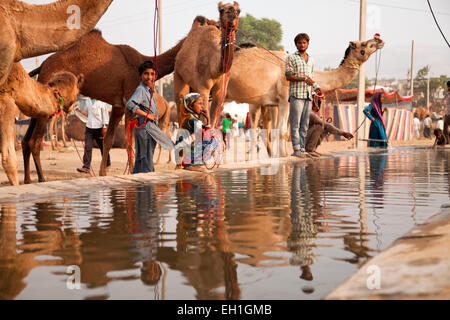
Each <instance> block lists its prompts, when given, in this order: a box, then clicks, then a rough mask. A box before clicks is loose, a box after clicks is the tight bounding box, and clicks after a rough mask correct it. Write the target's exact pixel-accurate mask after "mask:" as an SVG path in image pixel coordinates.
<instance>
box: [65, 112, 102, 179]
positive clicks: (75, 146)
mask: <svg viewBox="0 0 450 320" xmlns="http://www.w3.org/2000/svg"><path fill="white" fill-rule="evenodd" d="M66 122H67V127H68V128H69V134H70V140H71V141H72V144H73V146H74V148H75V151H76V152H77V155H78V158H79V159H80V161H81V164H83V165H84V162H83V158H81V155H80V152H79V151H78V147H77V145H76V144H75V139H73V136H72V126H71V125H70V121H69V117H67V121H66ZM82 144H83V149H84V148H85V146H84V141H82ZM89 174H90V175H91V177H95V172H94V169H93V167H92V159H91V165H90V167H89Z"/></svg>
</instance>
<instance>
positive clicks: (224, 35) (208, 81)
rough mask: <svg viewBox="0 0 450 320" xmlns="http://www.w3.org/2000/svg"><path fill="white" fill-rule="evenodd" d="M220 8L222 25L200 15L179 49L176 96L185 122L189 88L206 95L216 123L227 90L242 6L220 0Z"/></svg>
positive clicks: (205, 98) (209, 109)
mask: <svg viewBox="0 0 450 320" xmlns="http://www.w3.org/2000/svg"><path fill="white" fill-rule="evenodd" d="M218 7H219V12H220V23H219V26H218V25H217V24H216V23H215V22H214V21H210V20H208V19H206V18H204V17H200V16H198V17H197V18H195V20H194V23H193V24H192V28H191V30H190V31H189V34H188V35H187V37H186V41H185V42H184V44H183V46H182V48H181V49H180V52H178V55H177V58H176V61H175V72H174V96H175V101H176V103H177V106H178V113H179V117H180V122H179V123H182V122H181V120H182V119H184V117H185V116H186V115H185V113H184V110H183V108H182V107H181V103H180V102H181V99H182V98H183V97H184V96H185V95H186V94H188V93H189V88H191V89H192V90H193V91H195V92H198V93H199V94H200V95H201V96H202V98H203V103H204V104H205V108H206V110H207V111H208V113H209V115H210V121H211V123H214V122H215V117H216V114H217V111H218V110H217V108H218V107H219V104H220V102H221V101H220V100H221V95H223V91H222V90H225V91H226V83H227V77H226V74H227V73H228V70H229V67H230V65H231V63H232V59H233V46H234V37H235V32H236V28H237V26H238V23H239V14H240V9H239V4H238V3H237V2H236V1H235V2H234V3H233V4H225V5H224V4H222V2H220V3H219V6H218ZM210 94H211V95H212V104H211V106H210V103H209V97H210ZM222 108H223V106H222ZM219 111H220V112H221V110H219ZM220 112H219V113H220Z"/></svg>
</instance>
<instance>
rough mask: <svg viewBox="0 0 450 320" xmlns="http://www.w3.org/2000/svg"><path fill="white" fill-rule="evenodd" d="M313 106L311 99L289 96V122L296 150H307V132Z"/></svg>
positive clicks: (293, 145)
mask: <svg viewBox="0 0 450 320" xmlns="http://www.w3.org/2000/svg"><path fill="white" fill-rule="evenodd" d="M311 108H312V103H311V100H308V99H297V98H295V97H292V96H291V97H289V124H290V126H291V138H292V147H293V148H294V151H295V150H302V151H304V150H305V142H306V132H307V131H308V126H309V115H310V113H311Z"/></svg>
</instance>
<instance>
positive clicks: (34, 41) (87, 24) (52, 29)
mask: <svg viewBox="0 0 450 320" xmlns="http://www.w3.org/2000/svg"><path fill="white" fill-rule="evenodd" d="M111 2H112V0H97V1H91V0H61V1H57V2H53V3H49V4H44V5H32V4H28V3H25V2H22V1H17V0H2V1H1V3H0V34H1V35H2V36H1V38H0V85H1V84H3V83H4V82H5V81H6V78H7V77H8V74H9V72H10V70H11V69H12V67H13V64H14V63H15V62H18V61H20V60H21V59H25V58H31V57H36V56H39V55H42V54H46V53H50V52H55V51H58V50H63V49H65V48H68V47H70V46H71V45H73V44H74V43H75V42H76V41H78V39H80V38H81V37H82V36H84V35H85V34H86V33H88V32H89V31H90V30H92V29H93V28H94V27H95V25H96V24H97V22H98V20H100V18H101V17H102V15H103V14H104V13H105V11H106V10H107V9H108V7H109V5H110V4H111ZM78 8H79V12H77V10H78ZM74 10H75V11H74ZM78 13H79V14H80V17H77V16H76V15H77V14H78ZM77 22H79V26H77V25H76V23H77Z"/></svg>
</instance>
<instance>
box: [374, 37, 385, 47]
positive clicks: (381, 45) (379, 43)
mask: <svg viewBox="0 0 450 320" xmlns="http://www.w3.org/2000/svg"><path fill="white" fill-rule="evenodd" d="M375 40H376V41H377V42H378V43H377V49H382V48H383V47H384V41H383V40H381V39H375Z"/></svg>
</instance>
